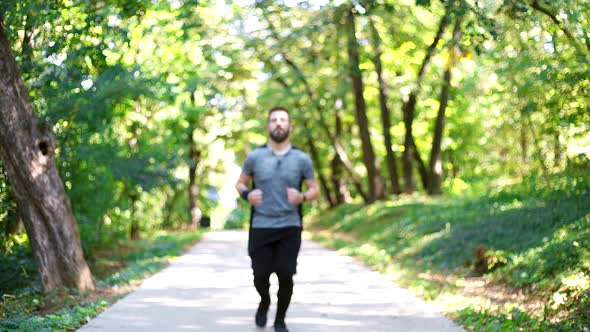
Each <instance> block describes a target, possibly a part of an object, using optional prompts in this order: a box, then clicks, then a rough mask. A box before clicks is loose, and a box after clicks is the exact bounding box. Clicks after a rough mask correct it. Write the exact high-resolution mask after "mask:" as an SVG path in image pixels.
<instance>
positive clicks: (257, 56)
mask: <svg viewBox="0 0 590 332" xmlns="http://www.w3.org/2000/svg"><path fill="white" fill-rule="evenodd" d="M589 15H590V7H589V6H588V5H587V4H586V3H585V1H582V0H563V1H559V2H555V1H543V0H503V1H493V0H446V1H436V0H432V1H429V0H380V1H361V0H359V1H345V0H323V1H297V0H285V1H264V0H259V1H248V0H240V1H221V0H217V1H215V0H209V1H196V0H193V1H190V0H186V1H181V0H169V1H148V0H135V1H125V0H118V1H96V2H87V1H77V0H58V1H51V2H45V1H34V0H31V1H1V2H0V18H1V20H2V22H3V23H2V24H3V25H2V29H1V32H2V36H3V37H2V38H0V44H1V46H2V49H1V50H0V55H1V56H2V61H1V62H0V64H1V66H0V76H2V78H1V79H0V80H1V81H2V84H1V85H0V87H2V92H0V96H2V99H1V100H2V103H1V104H0V105H1V108H0V111H1V112H2V116H0V120H2V124H0V129H1V130H2V134H0V146H1V149H0V152H1V153H0V156H1V157H2V161H1V162H0V249H1V253H2V254H1V257H0V261H1V263H2V264H1V268H0V288H2V293H3V299H2V301H3V302H2V306H1V307H2V308H3V310H2V316H0V318H3V319H5V320H6V322H9V323H10V322H12V323H13V324H15V325H16V326H19V324H24V323H23V321H24V320H20V321H19V319H17V318H15V317H17V316H18V317H21V316H19V315H22V314H31V313H32V314H34V315H40V316H42V315H43V314H46V313H47V312H46V311H47V310H46V309H47V307H48V306H49V305H48V304H47V303H45V300H43V299H42V298H43V296H42V294H46V293H47V292H50V291H52V290H54V289H60V288H61V287H62V286H66V287H70V288H72V289H78V290H79V291H84V289H94V288H95V287H96V288H97V289H103V288H105V287H109V285H110V286H112V282H113V281H112V279H109V278H110V277H108V276H109V274H108V273H109V272H112V268H113V267H111V268H109V269H107V271H102V272H101V270H100V269H99V268H98V267H97V266H98V265H97V264H98V262H101V260H103V259H104V258H105V256H106V255H107V254H106V253H112V252H121V251H125V250H122V249H121V248H122V247H125V246H131V247H133V246H132V245H130V244H129V243H135V246H136V248H135V249H137V248H141V250H147V249H146V247H145V246H148V247H150V246H152V247H150V248H152V249H153V248H154V247H153V245H154V243H155V244H157V243H159V242H158V241H159V240H162V239H164V240H166V239H169V238H170V236H171V235H170V234H185V233H186V232H187V231H189V232H190V231H191V230H194V229H197V228H199V225H201V224H203V221H205V220H210V221H211V224H212V226H213V227H214V228H243V227H247V217H248V208H247V207H246V206H245V205H244V204H243V203H241V202H238V201H237V194H236V193H235V189H234V187H233V186H234V183H235V180H236V179H237V176H238V174H239V172H240V166H241V162H242V160H243V159H244V157H245V155H246V153H247V152H248V151H249V150H251V149H252V148H254V147H255V146H257V145H260V144H264V142H265V141H266V139H267V138H266V134H265V132H264V125H265V119H266V113H267V111H268V109H270V108H271V107H273V106H276V105H282V106H285V107H286V108H288V109H289V110H291V115H292V120H293V123H294V125H295V131H294V133H293V134H292V140H293V142H294V144H295V145H296V146H298V147H300V148H302V149H304V150H305V151H307V152H308V153H309V154H310V155H311V157H312V159H313V162H314V167H315V169H316V175H317V177H318V182H319V183H320V187H321V191H322V197H321V200H320V201H319V202H318V203H317V204H315V205H314V206H313V207H310V210H311V211H309V215H310V218H311V221H310V225H313V227H314V228H313V229H315V230H317V232H316V236H318V239H319V240H322V241H324V242H325V243H326V244H327V245H332V246H334V247H339V248H343V249H345V250H349V251H350V253H352V254H356V255H359V256H365V258H366V259H367V261H368V263H369V264H372V265H373V266H375V267H376V268H381V269H384V270H387V269H388V268H389V267H391V264H401V265H399V266H398V265H395V266H396V268H398V269H399V270H401V271H407V272H408V273H407V275H406V276H405V277H404V276H403V275H401V276H398V278H400V280H402V283H403V282H404V280H405V285H406V286H408V287H410V288H412V289H414V290H416V291H417V292H418V293H420V294H421V295H423V296H424V297H425V298H428V299H437V298H438V299H443V298H444V297H443V296H442V295H441V294H444V293H445V291H446V290H448V288H449V287H450V288H451V289H455V290H456V289H461V290H463V291H464V290H465V289H466V286H465V284H466V283H469V282H472V284H473V282H474V280H475V281H476V283H479V282H483V283H484V284H485V285H486V287H487V288H485V287H484V288H485V289H487V290H490V289H493V290H494V291H498V292H499V293H501V294H505V297H504V298H501V299H498V298H495V299H494V298H493V296H488V297H487V298H486V299H485V300H486V301H488V302H486V304H485V305H482V304H481V303H477V304H473V303H468V304H465V301H459V302H460V305H454V306H451V309H449V312H450V315H451V317H453V318H455V319H456V320H457V321H458V322H460V323H461V324H463V325H464V326H465V327H467V328H468V329H471V330H490V329H492V327H493V326H496V328H498V330H505V329H506V328H508V329H510V328H514V329H518V328H522V327H523V326H528V327H531V326H533V327H534V328H539V329H540V330H544V329H555V330H562V329H563V330H569V329H580V330H581V329H583V328H586V329H588V328H589V327H590V316H589V314H588V312H590V310H589V308H590V286H589V284H590V240H589V239H590V191H589V189H590V184H589V183H590V181H589V177H590V175H589V174H590V172H589V171H590V162H589V156H590V135H589V130H590V106H589V104H590V66H589V65H588V64H589V63H590V17H589ZM13 63H14V65H15V66H14V67H13V66H12V64H13ZM17 67H18V72H16V71H14V70H13V69H14V68H17ZM15 73H17V74H15ZM19 80H21V81H22V83H23V84H24V85H23V86H22V87H20V86H19V85H18V84H19V83H18V82H19ZM15 87H16V88H15ZM25 87H26V88H25ZM11 98H12V99H11ZM15 100H18V102H15ZM14 105H16V106H14ZM27 105H28V106H27ZM27 110H29V111H27ZM12 112H14V113H12ZM14 114H20V115H22V116H23V117H22V118H19V119H21V120H19V121H23V122H18V121H17V122H11V121H12V120H11V119H14V118H16V117H14V118H10V117H9V116H12V115H14ZM23 114H24V115H23ZM25 122H26V123H29V124H30V126H31V127H32V128H36V129H33V130H29V131H28V132H27V131H26V130H22V128H21V130H20V131H19V126H18V125H17V124H19V123H20V124H22V123H25ZM21 127H22V126H21ZM21 138H22V140H20V139H21ZM27 140H30V142H35V143H34V144H32V145H31V146H35V149H37V150H38V153H35V151H33V152H32V153H31V151H29V150H27V149H23V148H20V147H21V145H19V144H20V143H18V142H21V141H22V142H29V141H27ZM23 144H24V145H23V146H26V143H23ZM35 149H33V150H35ZM38 158H41V159H38ZM39 160H43V163H47V165H54V166H51V167H50V166H48V167H47V170H46V171H47V172H48V173H47V179H49V180H47V181H45V180H43V181H41V180H38V178H37V175H36V174H37V173H35V172H36V168H35V167H34V165H37V164H36V163H37V162H39ZM31 165H32V166H31ZM44 170H45V169H44ZM52 170H53V171H54V173H51V172H52ZM43 172H45V171H43ZM43 174H45V173H43ZM41 178H43V177H41ZM27 179H33V180H31V181H32V182H27V181H28V180H27ZM50 180H51V181H50ZM35 181H37V182H35ZM52 183H53V187H52V185H51V184H52ZM56 183H58V184H59V185H60V186H61V184H63V190H62V191H63V193H61V192H60V190H56V189H55V184H56ZM58 187H59V186H58ZM60 188H61V187H60ZM60 195H61V196H60ZM47 197H58V198H59V199H58V201H59V202H58V203H55V202H53V201H52V203H51V204H54V203H55V204H58V205H55V206H53V205H51V209H49V210H57V211H60V213H61V212H63V214H62V215H59V216H55V215H54V216H50V215H51V213H45V212H46V211H47V210H48V208H47V206H48V205H44V204H45V203H44V202H47ZM60 197H65V199H63V198H60ZM66 201H67V202H68V203H64V202H66ZM56 206H58V207H60V208H55V207H56ZM68 206H69V207H68ZM62 207H63V209H61V208H62ZM35 211H37V212H35ZM39 211H41V212H39ZM43 211H45V212H43ZM68 211H70V212H68ZM64 216H65V217H64ZM70 216H71V217H70ZM203 217H205V218H204V219H203ZM208 218H210V219H208ZM63 220H66V221H67V222H66V221H63ZM56 224H59V225H60V226H59V227H57V228H55V227H54V226H52V225H56ZM60 227H61V228H60ZM56 229H57V230H59V231H55V230H56ZM180 231H182V232H180ZM323 232H329V234H330V235H329V236H327V237H323V235H321V234H324V233H323ZM342 233H347V234H348V236H347V237H342V236H340V237H339V236H338V235H337V234H342ZM33 234H34V236H33ZM189 234H192V235H191V236H192V237H191V239H193V240H194V238H195V236H197V237H198V235H195V234H198V233H189ZM318 234H319V235H318ZM179 236H181V237H182V236H183V235H179ZM78 237H79V240H78V239H77V238H78ZM341 238H345V239H348V240H342V241H343V242H342V241H336V240H334V239H341ZM68 239H69V240H68ZM351 239H352V240H351ZM66 240H67V241H66ZM70 240H71V241H70ZM131 240H132V241H135V242H129V241H131ZM138 241H139V242H138ZM141 241H144V242H141ZM170 241H172V242H174V243H179V242H178V241H177V238H174V239H173V240H170ZM175 241H176V242H175ZM186 241H189V242H190V240H189V239H188V238H184V237H182V240H181V241H180V242H182V243H183V245H184V244H186V243H185V242H186ZM46 242H51V243H53V245H48V246H47V247H43V245H44V243H46ZM62 242H68V243H70V242H71V243H72V247H73V248H74V249H72V251H71V253H73V254H72V256H71V257H69V256H67V254H66V253H65V252H66V251H67V252H68V253H70V251H69V250H68V249H67V248H65V247H61V246H59V245H56V243H58V244H59V243H62ZM78 243H79V253H80V254H77V252H78V251H76V250H78V249H76V247H78ZM137 243H141V245H139V246H137ZM166 243H168V242H166ZM161 246H163V247H164V248H168V247H167V246H170V248H172V247H174V248H175V250H176V249H178V248H177V247H176V246H174V245H171V244H169V243H168V244H162V245H161ZM367 246H368V247H367ZM367 248H368V249H367ZM159 249H162V248H159ZM159 249H157V250H159ZM130 250H131V249H130ZM157 250H156V251H157ZM178 250H180V249H178ZM179 252H180V251H179ZM71 253H70V254H71ZM82 253H83V257H82ZM150 253H153V252H152V251H150ZM52 255H53V256H52ZM52 257H53V258H52ZM139 258H145V257H144V256H141V257H139ZM51 259H55V261H56V262H59V264H58V263H56V264H54V265H55V267H57V268H58V269H61V270H62V271H53V270H52V269H51V265H52V264H43V262H46V261H51ZM126 259H130V260H132V259H138V256H133V257H131V258H129V257H126ZM85 260H86V261H88V262H89V265H90V269H88V268H87V267H85V266H86V262H85ZM392 262H393V263H392ZM395 262H397V263H395ZM400 262H401V263H400ZM416 262H418V264H416ZM410 266H414V267H412V268H410ZM425 275H426V277H424V276H425ZM449 278H450V279H449ZM107 279H108V280H110V281H108V282H106V281H105V283H101V280H102V281H104V280H107ZM436 280H439V281H436ZM440 280H443V281H440ZM95 281H96V282H95ZM451 284H452V286H449V285H451ZM494 287H496V288H494ZM498 287H499V288H498ZM443 290H445V291H443ZM463 293H465V292H463ZM484 293H485V292H484ZM515 294H516V295H515ZM463 295H464V294H463ZM19 299H25V300H19ZM40 299H41V300H40ZM19 301H20V302H19ZM35 301H37V302H35ZM489 301H491V302H489ZM490 303H491V304H490ZM60 305H61V306H64V305H65V304H64V303H63V302H61V304H60ZM44 310H45V312H44ZM49 311H52V310H49ZM53 311H54V310H53ZM60 319H62V318H60ZM519 319H520V322H519ZM58 320H59V319H58ZM12 323H11V324H12ZM7 324H8V323H7ZM490 324H491V325H490ZM506 324H508V325H506ZM527 324H528V325H527ZM490 326H492V327H490ZM506 326H509V327H506Z"/></svg>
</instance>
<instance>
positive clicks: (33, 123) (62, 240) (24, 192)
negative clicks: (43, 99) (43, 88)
mask: <svg viewBox="0 0 590 332" xmlns="http://www.w3.org/2000/svg"><path fill="white" fill-rule="evenodd" d="M3 21H4V17H2V15H0V157H1V158H2V161H3V165H4V167H5V168H6V173H7V174H8V179H9V181H10V183H11V185H12V187H13V188H14V192H15V196H16V201H17V203H18V207H19V210H20V215H21V216H22V218H23V222H24V225H25V229H26V231H27V235H28V237H29V242H30V244H31V249H32V252H33V256H34V257H35V260H36V261H37V266H38V269H39V274H40V276H41V283H42V285H43V289H44V290H46V291H49V290H51V289H55V288H60V287H64V286H65V287H70V288H77V289H79V290H83V289H94V281H93V280H92V274H91V273H90V269H89V268H88V265H87V264H86V261H85V260H84V256H83V252H82V246H81V243H80V236H79V234H78V225H76V221H75V219H74V215H73V213H72V207H71V204H70V200H69V199H68V197H67V195H66V192H65V189H64V186H63V183H62V181H61V178H60V176H59V174H58V172H57V168H56V166H55V159H54V157H55V139H54V137H53V135H52V133H51V129H50V128H49V127H46V126H42V125H40V124H39V122H38V120H37V118H36V117H35V114H34V112H33V108H32V106H31V104H30V102H29V100H28V92H27V89H26V88H25V86H24V84H23V81H22V78H21V75H20V73H19V70H18V66H17V64H16V61H15V60H14V55H13V53H12V50H11V48H10V44H9V41H8V38H7V36H6V31H5V28H4V23H3Z"/></svg>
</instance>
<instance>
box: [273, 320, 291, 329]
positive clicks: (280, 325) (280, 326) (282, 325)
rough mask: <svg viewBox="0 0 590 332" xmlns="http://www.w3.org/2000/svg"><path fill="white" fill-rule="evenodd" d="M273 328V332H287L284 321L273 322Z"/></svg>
mask: <svg viewBox="0 0 590 332" xmlns="http://www.w3.org/2000/svg"><path fill="white" fill-rule="evenodd" d="M274 327H275V332H289V330H287V325H285V322H284V321H278V322H275V324H274Z"/></svg>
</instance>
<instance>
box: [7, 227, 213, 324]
mask: <svg viewBox="0 0 590 332" xmlns="http://www.w3.org/2000/svg"><path fill="white" fill-rule="evenodd" d="M201 235H202V232H200V231H197V232H190V233H186V232H185V233H165V232H162V233H160V234H158V235H155V236H154V237H152V238H149V239H141V240H137V241H129V242H125V243H120V244H119V245H116V246H113V247H112V248H108V249H101V250H100V251H96V252H95V253H94V255H93V256H92V257H90V258H89V259H88V263H89V265H90V269H91V270H92V272H93V275H94V277H95V280H96V285H97V291H95V292H86V293H82V294H81V293H79V292H77V291H75V290H60V291H53V292H50V293H48V294H45V293H43V292H42V290H41V287H40V284H39V282H38V278H37V276H36V275H35V273H36V272H28V275H29V282H28V284H27V285H26V286H24V287H21V286H22V283H13V284H12V285H13V286H14V288H13V289H7V288H6V287H5V288H4V289H3V297H2V299H0V330H1V331H74V330H76V329H77V328H79V327H80V326H82V325H83V324H85V323H86V322H87V321H88V320H89V319H90V318H92V317H94V316H96V315H97V314H99V313H100V312H101V311H103V310H104V309H106V308H107V307H108V306H109V305H110V304H112V303H114V302H115V301H117V300H118V299H119V298H121V297H122V296H123V295H125V294H126V292H127V291H129V290H131V289H132V286H134V285H137V284H138V283H140V282H141V281H142V280H143V279H145V278H147V277H148V276H150V275H152V274H154V273H156V272H158V271H159V270H161V269H162V268H163V267H165V266H166V265H168V264H169V262H170V261H171V260H172V259H174V258H175V257H178V256H180V255H181V254H182V253H183V252H185V251H186V250H187V249H188V248H189V247H190V246H191V245H193V244H194V243H195V242H196V241H197V240H198V239H199V238H200V237H201ZM10 257H12V258H10ZM10 257H3V258H2V260H14V259H15V258H14V256H10ZM16 257H18V259H19V262H20V263H21V264H23V265H24V266H30V264H31V262H30V261H27V259H28V260H30V259H31V258H30V257H28V258H27V256H26V255H24V254H21V255H16ZM2 264H4V261H2ZM31 273H32V274H31ZM126 286H127V287H126ZM117 289H119V290H121V289H122V290H123V291H116V290H117Z"/></svg>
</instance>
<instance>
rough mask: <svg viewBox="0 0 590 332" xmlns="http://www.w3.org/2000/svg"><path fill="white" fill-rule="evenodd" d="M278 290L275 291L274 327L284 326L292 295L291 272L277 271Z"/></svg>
mask: <svg viewBox="0 0 590 332" xmlns="http://www.w3.org/2000/svg"><path fill="white" fill-rule="evenodd" d="M277 277H278V279H279V291H278V292H277V315H276V317H275V323H274V326H275V327H285V316H286V314H287V309H288V308H289V304H290V303H291V296H292V295H293V274H289V273H277Z"/></svg>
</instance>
